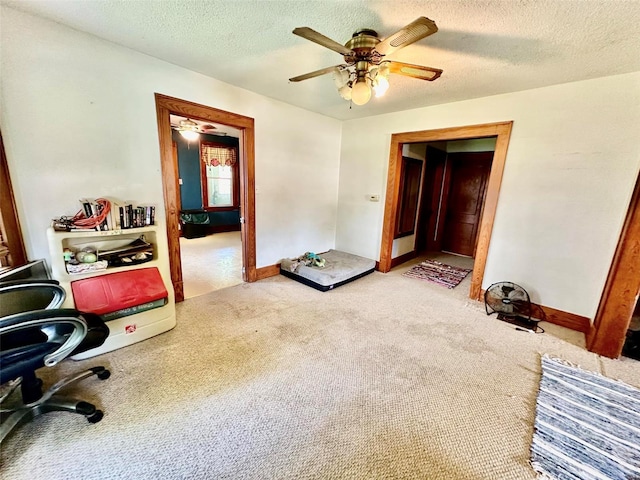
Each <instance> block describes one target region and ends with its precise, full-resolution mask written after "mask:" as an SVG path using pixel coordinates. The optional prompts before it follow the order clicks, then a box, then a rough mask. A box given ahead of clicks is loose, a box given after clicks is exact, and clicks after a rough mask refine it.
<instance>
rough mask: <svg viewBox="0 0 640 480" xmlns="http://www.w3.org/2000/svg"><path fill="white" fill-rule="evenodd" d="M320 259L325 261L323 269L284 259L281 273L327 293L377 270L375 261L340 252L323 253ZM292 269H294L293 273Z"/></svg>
mask: <svg viewBox="0 0 640 480" xmlns="http://www.w3.org/2000/svg"><path fill="white" fill-rule="evenodd" d="M320 257H321V258H323V259H324V260H325V266H324V267H323V268H320V267H312V266H306V265H302V264H298V265H297V266H296V263H297V262H296V260H295V259H293V260H292V259H284V260H282V263H281V264H280V273H281V274H282V275H284V276H285V277H289V278H292V279H293V280H296V281H298V282H300V283H303V284H305V285H307V286H309V287H313V288H315V289H316V290H320V291H321V292H326V291H327V290H332V289H334V288H336V287H339V286H341V285H344V284H345V283H349V282H352V281H354V280H357V279H358V278H361V277H364V276H365V275H368V274H370V273H371V272H373V271H374V270H375V268H376V262H375V260H371V259H369V258H364V257H360V256H358V255H353V254H351V253H346V252H341V251H339V250H329V251H328V252H326V253H321V254H320ZM292 268H294V270H293V271H292Z"/></svg>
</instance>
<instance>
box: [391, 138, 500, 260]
mask: <svg viewBox="0 0 640 480" xmlns="http://www.w3.org/2000/svg"><path fill="white" fill-rule="evenodd" d="M495 145H496V137H487V138H477V139H466V140H453V141H439V142H428V143H406V144H404V145H403V163H404V164H405V165H403V167H404V166H406V165H407V164H414V165H415V167H414V172H413V173H412V172H411V170H410V169H409V168H405V172H406V173H405V175H404V176H403V180H405V181H404V182H403V183H404V188H403V191H402V201H401V205H400V211H399V216H398V222H397V225H398V227H399V228H397V229H396V238H398V239H399V238H405V237H410V236H413V240H410V239H409V240H410V242H411V243H412V245H408V244H407V242H405V243H404V248H405V249H409V251H414V252H415V254H416V255H417V256H418V257H419V258H420V259H422V258H424V259H432V260H436V261H439V262H441V263H445V264H447V265H453V266H456V267H462V268H467V269H473V263H474V258H475V253H476V246H477V240H478V232H479V231H480V228H479V227H480V219H481V217H482V210H483V206H484V199H485V196H486V193H487V182H488V180H489V173H490V172H491V164H492V162H493V152H494V151H495ZM418 167H420V168H418ZM411 174H413V175H414V176H415V180H414V181H413V182H412V181H411V178H410V176H411ZM405 200H406V202H405ZM414 205H415V207H414ZM414 209H415V212H413V210H414ZM403 229H404V231H403ZM399 247H402V245H399Z"/></svg>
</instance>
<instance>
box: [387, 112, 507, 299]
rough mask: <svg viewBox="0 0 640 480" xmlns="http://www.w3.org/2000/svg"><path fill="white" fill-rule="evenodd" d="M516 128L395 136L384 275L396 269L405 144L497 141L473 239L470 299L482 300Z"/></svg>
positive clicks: (498, 126)
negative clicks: (395, 251)
mask: <svg viewBox="0 0 640 480" xmlns="http://www.w3.org/2000/svg"><path fill="white" fill-rule="evenodd" d="M512 125H513V122H503V123H492V124H484V125H472V126H465V127H454V128H445V129H438V130H424V131H419V132H408V133H399V134H393V135H392V136H391V149H390V153H389V173H388V177H387V193H386V203H385V214H384V221H383V228H382V243H381V248H380V262H379V270H380V271H381V272H388V271H389V270H390V269H391V266H392V260H393V259H392V250H393V240H394V237H395V235H394V234H395V231H396V229H395V228H394V227H395V226H396V224H397V221H398V215H399V204H400V197H401V183H402V173H403V172H402V166H403V160H402V159H403V156H402V153H403V146H404V145H405V144H415V143H429V142H445V141H453V140H467V139H475V138H487V137H495V138H496V143H495V151H494V154H493V160H492V163H491V167H490V170H489V173H488V178H487V180H486V186H485V187H484V188H485V190H484V193H483V197H484V202H483V208H482V210H481V212H480V213H479V214H478V215H479V218H480V220H479V223H478V224H477V226H476V227H475V228H476V229H477V233H476V234H475V235H473V237H475V238H474V249H475V259H474V262H473V273H472V279H471V288H470V291H469V297H470V298H473V299H475V300H479V299H480V297H481V291H482V279H483V277H484V270H485V265H486V260H487V253H488V251H489V244H490V240H491V230H492V229H493V221H494V218H495V212H496V208H497V203H498V194H499V192H500V184H501V183H502V174H503V171H504V164H505V161H506V155H507V148H508V145H509V138H510V135H511V128H512Z"/></svg>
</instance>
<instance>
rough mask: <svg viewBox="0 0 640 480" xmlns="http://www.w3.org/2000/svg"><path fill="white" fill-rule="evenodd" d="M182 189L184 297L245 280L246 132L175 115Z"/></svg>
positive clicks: (174, 133)
mask: <svg viewBox="0 0 640 480" xmlns="http://www.w3.org/2000/svg"><path fill="white" fill-rule="evenodd" d="M169 118H170V121H171V129H172V132H171V138H172V145H173V152H174V156H175V161H176V163H177V165H178V184H179V189H180V260H181V264H182V281H183V288H184V298H192V297H196V296H198V295H202V294H205V293H209V292H212V291H215V290H220V289H222V288H226V287H231V286H233V285H238V284H240V283H242V282H243V280H242V238H241V235H240V174H239V173H240V168H239V144H240V136H241V134H242V132H241V130H239V129H237V128H233V127H230V126H226V125H222V124H216V123H212V122H205V121H201V120H198V119H191V118H188V117H184V116H180V115H173V114H172V115H170V117H169Z"/></svg>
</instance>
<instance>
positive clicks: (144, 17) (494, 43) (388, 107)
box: [0, 0, 640, 119]
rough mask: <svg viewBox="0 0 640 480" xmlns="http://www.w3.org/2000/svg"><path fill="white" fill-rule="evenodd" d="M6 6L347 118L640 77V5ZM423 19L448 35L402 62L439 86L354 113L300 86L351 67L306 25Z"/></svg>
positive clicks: (598, 0)
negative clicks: (313, 38) (309, 35)
mask: <svg viewBox="0 0 640 480" xmlns="http://www.w3.org/2000/svg"><path fill="white" fill-rule="evenodd" d="M0 2H1V3H2V4H3V5H7V6H10V7H13V8H16V9H19V10H22V11H26V12H30V13H33V14H36V15H39V16H42V17H45V18H49V19H52V20H55V21H57V22H60V23H62V24H65V25H68V26H70V27H73V28H75V29H78V30H81V31H85V32H88V33H91V34H93V35H96V36H98V37H101V38H104V39H106V40H110V41H112V42H114V43H117V44H120V45H123V46H126V47H129V48H132V49H134V50H137V51H139V52H143V53H146V54H148V55H151V56H154V57H157V58H160V59H162V60H166V61H168V62H171V63H174V64H176V65H180V66H183V67H186V68H188V69H191V70H195V71H197V72H201V73H203V74H206V75H209V76H211V77H214V78H217V79H219V80H222V81H224V82H227V83H230V84H233V85H237V86H239V87H242V88H245V89H247V90H252V91H254V92H257V93H260V94H262V95H265V96H267V97H271V98H274V99H278V100H281V101H283V102H287V103H290V104H293V105H297V106H300V107H302V108H305V109H308V110H312V111H315V112H318V113H322V114H325V115H328V116H331V117H335V118H338V119H350V118H358V117H365V116H370V115H378V114H381V113H388V112H394V111H399V110H406V109H410V108H417V107H422V106H428V105H436V104H442V103H449V102H455V101H459V100H465V99H470V98H477V97H484V96H489V95H496V94H500V93H506V92H513V91H519V90H526V89H530V88H535V87H542V86H547V85H553V84H559V83H565V82H572V81H576V80H583V79H589V78H596V77H601V76H607V75H615V74H620V73H627V72H632V71H639V70H640V0H466V1H465V0H438V1H433V2H432V1H426V0H378V1H375V0H372V1H366V0H325V1H313V0H306V1H305V0H206V1H187V0H185V1H178V0H159V1H142V0H102V1H97V0H46V1H42V0H38V1H32V0H19V1H15V0H0ZM419 16H426V17H429V18H431V19H432V20H434V21H435V22H436V24H437V25H438V27H439V31H438V32H437V33H436V34H434V35H432V36H430V37H427V38H426V39H423V40H421V41H419V42H417V43H415V44H413V45H410V46H408V47H406V48H404V49H402V50H400V51H398V52H396V53H395V54H394V55H393V56H392V57H391V59H395V60H399V61H403V62H408V63H416V64H422V65H427V66H431V67H436V68H441V69H443V70H444V73H443V75H442V77H441V78H440V79H438V80H436V81H434V82H426V81H421V80H415V79H412V78H407V77H401V76H398V75H393V76H392V77H391V79H390V81H391V87H390V89H389V91H388V92H387V94H386V95H385V97H383V98H379V99H376V98H373V99H372V100H371V101H370V102H369V103H368V104H366V105H364V106H360V107H358V106H355V105H354V106H353V107H352V108H351V109H350V108H349V102H347V101H345V100H343V99H342V98H340V96H339V95H338V93H337V91H336V88H335V86H334V83H333V80H332V77H331V75H325V76H321V77H316V78H313V79H309V80H305V81H303V82H300V83H290V82H289V81H288V79H289V78H290V77H294V76H297V75H300V74H303V73H307V72H310V71H313V70H317V69H320V68H324V67H328V66H331V65H337V64H341V63H343V59H342V57H341V56H340V55H339V54H337V53H335V52H333V51H331V50H328V49H326V48H323V47H321V46H319V45H316V44H314V43H312V42H309V41H307V40H305V39H302V38H300V37H297V36H295V35H293V34H292V33H291V31H292V30H293V29H294V28H295V27H302V26H306V27H310V28H312V29H314V30H317V31H318V32H320V33H322V34H324V35H326V36H328V37H330V38H332V39H334V40H336V41H338V42H339V43H345V42H346V41H347V40H348V39H349V38H350V37H351V34H352V33H353V32H354V31H355V30H357V29H360V28H365V27H366V28H372V29H374V30H376V31H377V32H378V33H379V34H380V36H381V37H385V36H388V35H390V34H391V33H394V32H395V31H397V30H398V29H399V28H401V27H403V26H404V25H406V24H408V23H409V22H411V21H413V20H414V19H416V18H417V17H419ZM34 35H37V33H36V32H34Z"/></svg>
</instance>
